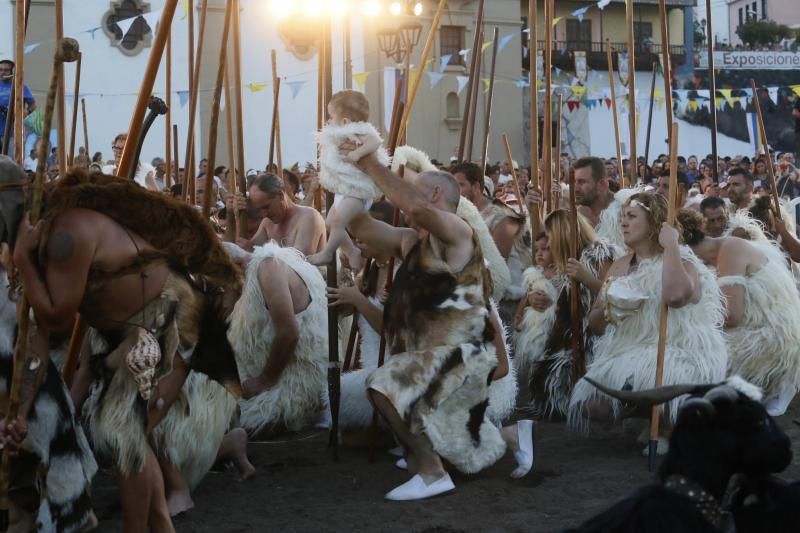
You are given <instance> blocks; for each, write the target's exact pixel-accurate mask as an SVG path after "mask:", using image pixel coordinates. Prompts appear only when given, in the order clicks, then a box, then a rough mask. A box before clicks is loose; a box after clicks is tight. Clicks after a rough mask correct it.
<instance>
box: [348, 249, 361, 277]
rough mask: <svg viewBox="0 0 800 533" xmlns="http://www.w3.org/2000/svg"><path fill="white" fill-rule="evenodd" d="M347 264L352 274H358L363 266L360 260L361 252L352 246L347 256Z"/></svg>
mask: <svg viewBox="0 0 800 533" xmlns="http://www.w3.org/2000/svg"><path fill="white" fill-rule="evenodd" d="M347 263H348V264H349V265H350V268H351V270H353V272H358V271H359V270H361V268H362V267H363V266H364V261H363V260H362V258H361V251H360V250H359V249H358V248H356V247H355V246H353V248H352V250H350V252H349V253H348V254H347Z"/></svg>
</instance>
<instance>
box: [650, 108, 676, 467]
mask: <svg viewBox="0 0 800 533" xmlns="http://www.w3.org/2000/svg"><path fill="white" fill-rule="evenodd" d="M671 129H672V131H671V132H670V137H669V138H670V143H669V159H670V165H669V200H668V201H669V205H668V206H667V224H669V225H670V226H674V225H675V215H676V214H677V211H678V206H677V202H676V200H677V198H678V125H677V124H672V128H671ZM668 317H669V306H667V304H665V303H662V304H661V318H660V320H659V323H658V351H657V355H656V388H658V387H660V386H661V383H662V382H663V380H664V354H665V353H666V350H667V318H668ZM660 416H661V410H660V409H659V406H658V405H654V406H653V410H652V412H651V415H650V446H649V449H648V469H649V470H650V471H651V472H652V471H653V469H654V468H655V466H656V452H657V451H658V423H659V417H660Z"/></svg>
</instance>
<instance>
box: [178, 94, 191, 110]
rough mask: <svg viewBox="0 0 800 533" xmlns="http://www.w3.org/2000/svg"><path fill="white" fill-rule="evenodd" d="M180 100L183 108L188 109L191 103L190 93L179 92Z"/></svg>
mask: <svg viewBox="0 0 800 533" xmlns="http://www.w3.org/2000/svg"><path fill="white" fill-rule="evenodd" d="M178 98H180V102H181V107H186V104H187V103H188V102H189V91H178Z"/></svg>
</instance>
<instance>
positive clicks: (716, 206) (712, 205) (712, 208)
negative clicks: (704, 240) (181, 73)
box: [700, 196, 728, 237]
mask: <svg viewBox="0 0 800 533" xmlns="http://www.w3.org/2000/svg"><path fill="white" fill-rule="evenodd" d="M700 213H701V214H702V215H703V220H704V223H703V233H705V234H706V235H708V236H709V237H722V234H723V233H724V232H725V229H726V228H727V227H728V209H727V207H726V206H725V201H724V200H723V199H722V198H718V197H715V196H711V197H709V198H704V199H703V201H702V202H700Z"/></svg>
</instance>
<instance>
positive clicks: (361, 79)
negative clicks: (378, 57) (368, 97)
mask: <svg viewBox="0 0 800 533" xmlns="http://www.w3.org/2000/svg"><path fill="white" fill-rule="evenodd" d="M368 77H369V72H359V73H358V74H353V81H354V82H356V87H358V90H359V91H361V92H362V93H363V92H364V87H365V86H366V85H367V78H368Z"/></svg>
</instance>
